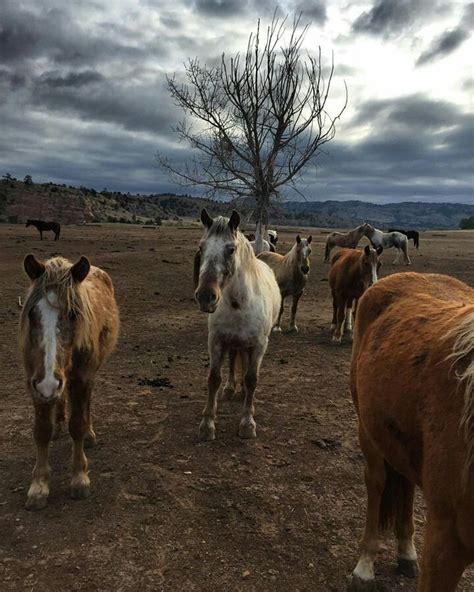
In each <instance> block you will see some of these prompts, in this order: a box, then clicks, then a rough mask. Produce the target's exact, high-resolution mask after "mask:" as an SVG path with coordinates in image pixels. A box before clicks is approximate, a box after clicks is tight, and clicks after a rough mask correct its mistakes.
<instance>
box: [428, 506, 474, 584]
mask: <svg viewBox="0 0 474 592" xmlns="http://www.w3.org/2000/svg"><path fill="white" fill-rule="evenodd" d="M470 559H471V560H472V557H471V558H469V557H467V556H466V551H465V548H464V547H463V546H462V545H461V543H460V542H459V539H458V537H457V533H456V525H455V523H454V522H451V521H450V520H449V519H448V518H447V517H446V516H440V517H439V518H438V517H437V516H436V515H435V514H434V513H433V512H432V510H431V509H430V508H429V507H428V519H427V524H426V529H425V537H424V542H423V555H422V559H421V577H420V582H419V587H418V590H419V592H455V590H456V588H457V585H458V582H459V580H460V579H461V576H462V574H463V572H464V570H465V569H466V567H467V566H468V564H469V560H470Z"/></svg>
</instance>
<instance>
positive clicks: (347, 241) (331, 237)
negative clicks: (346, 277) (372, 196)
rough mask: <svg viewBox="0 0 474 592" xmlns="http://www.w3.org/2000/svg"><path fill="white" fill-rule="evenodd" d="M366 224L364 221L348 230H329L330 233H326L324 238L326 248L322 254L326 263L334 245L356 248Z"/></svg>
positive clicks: (366, 226) (365, 229) (363, 233)
mask: <svg viewBox="0 0 474 592" xmlns="http://www.w3.org/2000/svg"><path fill="white" fill-rule="evenodd" d="M368 226H369V225H368V224H367V223H366V222H365V223H364V224H361V225H360V226H356V227H355V228H353V229H352V230H350V231H349V232H337V231H334V232H331V234H328V236H327V238H326V250H325V255H324V261H326V263H329V259H330V256H331V251H332V250H333V249H334V247H346V248H348V249H356V248H357V245H358V244H359V243H360V240H361V238H362V237H363V236H365V233H366V231H367V228H368Z"/></svg>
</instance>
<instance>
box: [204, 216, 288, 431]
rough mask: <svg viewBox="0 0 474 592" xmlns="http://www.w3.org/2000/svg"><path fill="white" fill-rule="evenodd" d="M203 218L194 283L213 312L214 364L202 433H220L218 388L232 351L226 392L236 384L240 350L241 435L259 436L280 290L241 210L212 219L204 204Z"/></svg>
mask: <svg viewBox="0 0 474 592" xmlns="http://www.w3.org/2000/svg"><path fill="white" fill-rule="evenodd" d="M201 221H202V223H203V225H204V228H205V233H204V236H203V238H202V239H201V242H200V243H199V250H198V252H197V253H196V256H195V258H194V284H195V288H196V291H195V298H196V301H197V303H198V304H199V308H200V309H201V311H202V312H206V313H209V338H208V349H209V357H210V369H209V376H208V399H207V404H206V407H205V408H204V411H203V418H202V421H201V424H200V426H199V437H200V438H201V439H202V440H214V438H215V419H216V410H217V391H218V389H219V387H220V384H221V369H222V364H223V362H224V358H225V356H226V355H227V354H228V355H229V379H228V381H227V384H226V386H225V390H226V392H227V394H231V392H233V391H234V388H235V363H236V358H237V356H239V357H240V361H241V364H242V376H243V387H244V394H245V400H244V406H243V412H242V419H241V421H240V426H239V436H240V437H241V438H255V436H256V423H255V420H254V417H253V414H254V406H253V397H254V393H255V389H256V387H257V381H258V373H259V370H260V364H261V362H262V359H263V356H264V354H265V351H266V349H267V346H268V336H269V334H270V332H271V329H272V326H273V323H274V322H275V320H276V317H277V314H278V310H279V308H280V290H279V289H278V284H277V282H276V279H275V275H274V274H273V271H272V270H271V269H270V268H269V267H268V266H267V265H266V264H265V263H263V261H259V260H258V259H257V258H256V257H255V253H254V252H253V249H252V246H251V245H250V243H249V241H248V240H247V239H246V238H245V236H244V235H243V234H242V233H241V232H240V230H239V223H240V216H239V214H238V213H237V212H236V211H233V212H232V215H231V217H230V219H228V218H223V217H222V216H219V217H217V218H215V219H212V218H211V217H210V216H209V214H208V213H207V211H206V210H202V212H201Z"/></svg>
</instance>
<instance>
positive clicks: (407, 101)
mask: <svg viewBox="0 0 474 592" xmlns="http://www.w3.org/2000/svg"><path fill="white" fill-rule="evenodd" d="M460 117H462V114H461V113H460V111H459V109H458V108H457V107H456V106H455V105H453V104H452V103H448V102H446V101H435V100H433V99H430V98H428V97H426V96H424V95H421V94H415V95H408V96H405V97H398V98H396V99H384V100H373V101H367V102H366V103H364V104H362V105H361V106H360V107H359V108H358V110H357V114H356V116H355V117H354V120H353V124H354V125H365V124H368V123H372V124H374V125H375V126H376V128H377V129H378V130H379V131H382V130H385V129H386V128H387V127H395V128H396V127H404V128H408V129H411V130H415V129H416V130H418V129H422V130H433V129H436V128H443V127H448V126H451V125H457V124H458V122H459V118H460Z"/></svg>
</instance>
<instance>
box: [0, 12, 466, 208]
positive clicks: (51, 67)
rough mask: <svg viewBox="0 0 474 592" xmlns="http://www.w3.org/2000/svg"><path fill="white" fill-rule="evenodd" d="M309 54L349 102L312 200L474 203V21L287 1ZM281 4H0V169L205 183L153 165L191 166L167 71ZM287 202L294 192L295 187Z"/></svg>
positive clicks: (137, 186)
mask: <svg viewBox="0 0 474 592" xmlns="http://www.w3.org/2000/svg"><path fill="white" fill-rule="evenodd" d="M279 7H280V11H281V13H282V14H286V13H289V14H294V13H295V12H299V11H302V12H303V18H302V20H303V21H304V22H305V23H306V22H312V26H311V28H310V30H309V33H308V35H307V37H306V42H305V49H307V50H308V51H313V52H314V51H317V49H318V46H321V48H322V52H323V60H324V61H325V63H326V64H330V61H331V55H332V53H334V62H335V66H336V70H335V78H334V83H333V93H332V97H331V100H330V105H329V110H330V111H332V112H333V113H336V112H337V111H338V110H339V108H340V106H341V104H342V102H343V100H344V81H345V82H346V84H347V86H348V89H349V105H348V108H347V110H346V111H345V113H344V114H343V116H342V119H341V121H340V123H339V124H338V128H337V135H336V139H335V140H333V142H331V143H329V144H327V145H326V146H325V150H324V153H322V154H321V155H320V156H318V158H317V159H316V160H315V162H314V166H309V167H308V168H307V169H306V170H305V173H304V175H303V177H302V179H301V181H300V184H299V189H300V190H301V191H302V192H303V194H304V195H305V196H306V198H307V199H309V200H325V199H340V200H344V199H363V200H370V201H375V202H379V203H384V202H390V201H407V200H415V199H416V200H424V201H451V202H455V201H462V202H468V203H474V198H473V194H472V187H473V174H472V171H473V168H474V167H473V158H472V156H473V154H472V147H473V139H474V138H473V117H472V113H470V106H472V89H473V84H472V66H471V57H470V56H471V55H473V53H474V48H473V43H472V37H471V36H470V30H472V24H473V23H472V20H473V14H474V10H473V8H474V4H473V3H471V2H462V1H460V2H451V1H450V0H445V1H442V0H396V1H395V0H368V1H351V0H312V1H310V0H290V1H288V2H280V3H279ZM274 10H275V2H270V1H269V0H263V1H262V0H259V1H257V0H242V1H240V2H237V1H234V0H189V1H185V0H173V1H171V0H140V1H137V0H109V1H104V0H75V2H71V3H66V2H64V1H63V0H23V1H22V2H18V1H17V0H2V2H1V3H0V129H1V134H0V172H1V174H5V173H7V172H9V173H11V174H12V175H14V176H16V177H19V178H23V177H24V175H26V174H31V175H32V176H33V179H34V180H37V181H49V180H53V181H56V182H59V183H63V182H64V183H68V184H73V185H86V186H90V187H96V188H98V189H102V188H103V187H107V188H109V189H112V190H121V191H131V192H134V193H135V192H147V193H155V192H164V191H172V192H176V193H182V192H189V193H196V194H197V192H196V191H193V190H192V189H189V188H186V189H183V188H182V187H178V186H176V185H174V184H173V182H172V181H171V180H170V179H168V178H167V177H166V176H164V173H163V172H162V171H161V170H160V169H159V168H158V167H157V165H156V160H155V153H156V151H157V150H160V152H162V153H164V154H167V155H168V156H169V157H170V158H172V159H175V160H177V161H180V162H185V161H187V160H188V159H190V157H191V156H192V154H191V152H190V149H189V148H188V147H187V146H185V145H183V144H180V143H178V140H177V137H176V135H175V133H174V131H173V126H174V125H175V124H176V123H177V122H178V120H179V119H180V117H181V113H180V111H179V110H178V109H177V107H176V106H175V105H173V103H172V101H171V99H170V97H169V95H168V93H167V89H166V80H165V75H166V74H167V73H168V74H172V73H173V72H178V73H179V71H180V70H181V69H182V67H183V62H185V61H186V60H187V59H188V58H193V57H196V56H197V57H199V59H200V60H201V61H202V62H207V63H213V62H215V61H216V60H217V59H218V58H219V56H220V55H221V54H222V52H225V53H226V54H233V53H235V52H237V51H243V50H245V47H246V44H247V39H248V35H249V34H250V32H251V31H253V30H254V29H255V25H256V22H257V19H258V18H259V17H260V18H261V19H262V23H263V24H264V25H266V24H267V23H268V22H269V21H270V19H271V16H272V13H273V11H274ZM286 197H287V198H288V199H294V198H297V196H296V195H295V194H294V193H291V192H288V194H287V195H286Z"/></svg>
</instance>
